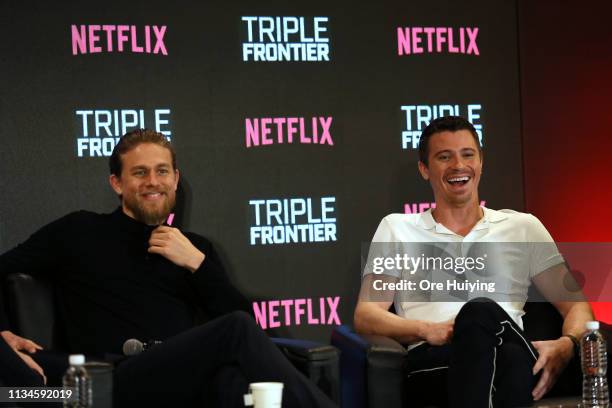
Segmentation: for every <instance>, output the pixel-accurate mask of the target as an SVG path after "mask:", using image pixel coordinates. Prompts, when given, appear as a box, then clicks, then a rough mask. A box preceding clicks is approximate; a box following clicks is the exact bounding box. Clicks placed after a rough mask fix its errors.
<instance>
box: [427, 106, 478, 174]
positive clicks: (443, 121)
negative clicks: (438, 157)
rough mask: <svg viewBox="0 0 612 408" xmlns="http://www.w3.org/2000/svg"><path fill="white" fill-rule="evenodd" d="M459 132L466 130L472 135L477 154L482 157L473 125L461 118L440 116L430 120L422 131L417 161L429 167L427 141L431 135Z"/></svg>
mask: <svg viewBox="0 0 612 408" xmlns="http://www.w3.org/2000/svg"><path fill="white" fill-rule="evenodd" d="M459 130H467V131H469V132H470V133H471V134H472V137H473V138H474V142H476V146H478V152H479V153H480V155H481V157H482V146H481V145H480V139H479V138H478V133H477V132H476V129H475V128H474V125H472V124H471V123H470V122H469V121H468V120H467V119H465V118H462V117H461V116H442V117H440V118H437V119H434V120H432V121H431V122H430V123H429V125H427V127H426V128H425V129H423V133H421V138H420V139H419V160H420V161H422V162H423V164H425V166H429V139H430V138H431V137H432V136H433V135H435V134H436V133H440V132H445V131H449V132H457V131H459Z"/></svg>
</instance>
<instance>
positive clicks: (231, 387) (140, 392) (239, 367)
mask: <svg viewBox="0 0 612 408" xmlns="http://www.w3.org/2000/svg"><path fill="white" fill-rule="evenodd" d="M13 354H14V353H13ZM37 354H38V353H37ZM34 357H35V358H36V355H34ZM40 357H41V358H40V359H39V360H40V362H39V363H40V364H41V365H42V366H43V368H44V369H45V371H47V367H46V365H47V359H46V358H44V354H41V355H40ZM63 368H65V367H63ZM49 369H52V370H54V371H58V370H57V369H56V367H54V368H51V367H49ZM0 378H3V377H2V376H1V375H0ZM262 381H277V382H282V383H284V389H283V407H333V406H335V405H334V404H333V403H332V402H331V400H329V399H328V398H327V396H325V394H323V393H322V392H321V391H320V390H319V389H318V388H317V387H316V386H315V385H314V384H313V383H311V382H310V381H309V380H308V379H307V378H306V377H304V376H303V375H302V374H301V373H299V372H298V371H297V370H296V369H295V368H294V367H293V366H292V365H291V363H290V362H289V361H288V360H287V359H286V358H285V356H284V355H283V354H282V353H281V352H280V351H279V349H278V348H277V347H276V346H275V345H274V344H273V343H272V342H271V341H270V339H269V338H268V337H267V335H266V334H265V333H264V332H263V331H262V330H261V329H260V328H259V327H258V326H257V324H256V323H255V321H254V320H253V318H252V317H251V316H249V315H248V314H246V313H243V312H234V313H231V314H228V315H225V316H223V317H220V318H218V319H215V320H213V321H210V322H208V323H206V324H204V325H201V326H198V327H195V328H193V329H191V330H188V331H186V332H184V333H181V334H179V335H177V336H175V337H172V338H170V339H168V340H166V341H165V342H164V343H163V344H161V345H159V346H155V347H154V348H152V349H150V350H147V351H145V352H143V353H141V354H139V355H138V356H135V357H132V358H128V359H126V360H124V361H122V362H120V363H118V365H117V366H116V367H115V371H114V407H115V408H121V407H132V406H146V407H177V406H180V407H191V406H193V407H195V406H198V407H244V403H243V394H245V393H246V392H247V390H248V384H249V383H251V382H262Z"/></svg>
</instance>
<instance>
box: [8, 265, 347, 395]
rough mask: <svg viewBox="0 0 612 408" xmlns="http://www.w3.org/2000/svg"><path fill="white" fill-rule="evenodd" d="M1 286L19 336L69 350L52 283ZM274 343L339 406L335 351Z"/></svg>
mask: <svg viewBox="0 0 612 408" xmlns="http://www.w3.org/2000/svg"><path fill="white" fill-rule="evenodd" d="M1 286H2V288H1V289H3V290H2V291H0V295H3V296H0V301H3V302H4V306H5V310H6V311H7V315H8V319H9V325H10V327H11V330H12V331H13V332H14V333H15V334H17V335H20V336H23V337H26V338H29V339H32V340H34V341H35V342H37V343H38V344H40V345H41V346H42V347H44V348H45V349H47V350H57V351H63V350H66V348H65V341H64V338H63V333H64V330H63V328H62V326H61V321H59V319H57V316H56V305H55V304H56V302H55V294H54V290H53V285H52V284H51V283H50V282H48V281H46V280H44V279H40V278H34V277H33V276H31V275H27V274H22V273H19V274H9V275H8V276H7V278H6V279H5V281H4V282H3V285H1ZM2 297H3V298H2ZM272 340H273V341H274V342H275V343H276V344H277V345H278V347H279V348H280V349H281V351H283V352H284V354H285V355H286V356H287V358H288V359H289V360H290V361H291V362H292V363H293V364H294V366H295V367H296V368H297V369H298V370H300V371H301V372H302V373H303V374H304V375H306V376H307V377H308V378H310V379H311V380H312V381H313V382H314V383H315V384H317V385H318V386H319V388H320V389H321V390H322V391H323V392H325V393H326V394H327V395H328V396H329V397H330V398H331V399H332V400H333V401H335V402H339V398H340V385H339V384H340V381H339V356H338V351H337V350H336V349H335V348H334V347H332V346H329V345H323V344H320V343H316V342H312V341H305V340H290V339H283V338H273V339H272Z"/></svg>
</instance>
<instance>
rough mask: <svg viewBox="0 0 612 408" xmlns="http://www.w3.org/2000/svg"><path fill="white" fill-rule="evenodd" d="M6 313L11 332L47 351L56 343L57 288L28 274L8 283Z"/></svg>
mask: <svg viewBox="0 0 612 408" xmlns="http://www.w3.org/2000/svg"><path fill="white" fill-rule="evenodd" d="M4 285H5V293H6V311H7V315H8V319H9V324H10V326H11V329H12V330H13V331H14V332H15V334H18V335H20V336H22V337H25V338H28V339H30V340H34V341H35V342H36V343H38V344H40V345H41V346H42V347H44V348H46V349H51V348H53V347H54V346H55V343H56V341H55V340H56V339H55V337H56V334H55V306H54V300H53V288H52V287H51V285H50V284H49V282H47V281H44V280H42V279H35V278H34V277H32V276H30V275H27V274H24V273H13V274H10V275H8V276H7V277H6V280H5V281H4Z"/></svg>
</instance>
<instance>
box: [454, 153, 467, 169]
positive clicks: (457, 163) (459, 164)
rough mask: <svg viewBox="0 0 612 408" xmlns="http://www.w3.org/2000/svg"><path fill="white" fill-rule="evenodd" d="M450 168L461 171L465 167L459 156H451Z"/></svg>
mask: <svg viewBox="0 0 612 408" xmlns="http://www.w3.org/2000/svg"><path fill="white" fill-rule="evenodd" d="M451 166H452V168H453V169H459V170H460V169H462V168H464V167H465V162H464V160H463V158H462V157H461V156H453V160H452V162H451Z"/></svg>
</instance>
